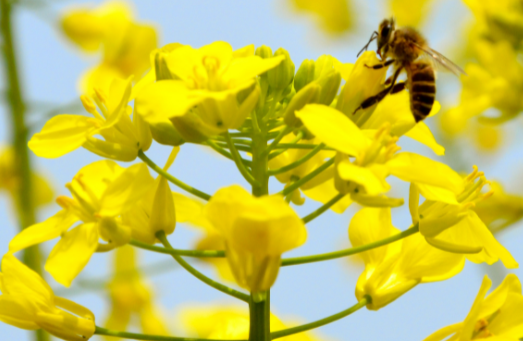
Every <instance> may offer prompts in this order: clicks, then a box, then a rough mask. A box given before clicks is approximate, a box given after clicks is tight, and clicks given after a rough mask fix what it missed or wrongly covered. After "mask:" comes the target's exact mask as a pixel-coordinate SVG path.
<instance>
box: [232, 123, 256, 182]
mask: <svg viewBox="0 0 523 341" xmlns="http://www.w3.org/2000/svg"><path fill="white" fill-rule="evenodd" d="M225 138H226V139H227V144H228V145H229V150H230V151H231V155H232V158H233V160H234V162H235V163H236V167H238V170H239V171H240V173H241V175H242V176H243V177H244V178H245V180H247V182H248V183H250V184H251V185H252V186H253V187H256V186H258V185H259V183H258V181H257V180H256V179H255V178H254V177H253V176H252V174H251V173H250V172H249V170H248V169H247V168H246V167H245V164H244V163H243V162H242V157H241V155H240V153H239V152H238V150H237V149H236V146H235V145H234V143H233V142H232V139H231V136H230V135H229V133H228V132H227V133H225Z"/></svg>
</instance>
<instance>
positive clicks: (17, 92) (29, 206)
mask: <svg viewBox="0 0 523 341" xmlns="http://www.w3.org/2000/svg"><path fill="white" fill-rule="evenodd" d="M12 3H13V1H10V0H1V1H0V31H1V35H2V52H3V61H4V75H5V77H6V79H5V80H4V85H5V86H6V97H7V101H8V104H9V111H10V113H11V128H10V129H8V130H10V131H12V132H13V136H12V139H13V142H12V144H13V149H14V155H15V160H14V168H15V170H16V173H15V174H18V175H19V179H18V180H19V181H18V184H19V187H18V192H17V202H16V207H17V211H18V212H17V213H18V221H19V226H20V230H22V229H25V228H26V227H29V226H31V225H33V224H34V223H35V222H36V214H35V207H34V202H35V200H34V192H33V184H32V179H31V161H30V159H29V153H28V149H27V141H28V130H27V125H26V122H25V105H24V99H23V95H22V89H21V86H20V77H19V75H18V65H17V60H18V59H17V56H16V55H15V53H16V48H15V46H14V40H15V39H13V30H12V27H13V23H12V20H11V19H12V14H13V8H12V7H11V5H12ZM23 260H24V263H25V264H26V265H27V266H29V267H30V268H32V269H33V270H34V271H36V272H37V273H40V274H41V273H42V268H41V267H42V266H41V262H40V250H39V248H38V246H32V247H30V248H27V249H25V251H24V255H23ZM35 336H36V340H38V341H47V340H49V335H48V334H47V333H46V332H45V331H43V330H38V331H36V332H35Z"/></svg>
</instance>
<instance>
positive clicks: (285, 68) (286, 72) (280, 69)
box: [267, 47, 295, 90]
mask: <svg viewBox="0 0 523 341" xmlns="http://www.w3.org/2000/svg"><path fill="white" fill-rule="evenodd" d="M280 55H284V56H285V59H284V60H283V61H282V62H281V63H280V64H278V66H276V67H275V68H273V69H271V70H269V71H267V79H268V81H269V85H270V86H271V88H273V89H274V90H284V89H285V88H287V87H288V86H289V84H291V82H292V80H293V79H294V69H295V68H294V63H293V62H292V60H291V57H290V56H289V53H288V52H287V51H286V50H284V49H283V48H281V47H280V48H279V49H278V50H276V52H274V56H275V57H276V56H280Z"/></svg>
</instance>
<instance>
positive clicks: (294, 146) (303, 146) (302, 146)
mask: <svg viewBox="0 0 523 341" xmlns="http://www.w3.org/2000/svg"><path fill="white" fill-rule="evenodd" d="M317 146H318V145H317V144H310V143H280V144H279V145H278V148H284V149H314V148H316V147H317ZM323 150H334V149H333V148H331V147H323Z"/></svg>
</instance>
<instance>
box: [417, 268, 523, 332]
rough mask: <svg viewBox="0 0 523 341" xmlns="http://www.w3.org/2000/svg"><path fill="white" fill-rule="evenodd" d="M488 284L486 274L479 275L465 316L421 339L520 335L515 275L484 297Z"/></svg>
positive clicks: (522, 304) (520, 300)
mask: <svg viewBox="0 0 523 341" xmlns="http://www.w3.org/2000/svg"><path fill="white" fill-rule="evenodd" d="M491 285H492V281H491V280H490V279H489V278H488V277H487V276H485V277H483V282H482V283H481V287H480V289H479V292H478V295H477V296H476V299H475V300H474V303H473V304H472V307H471V308H470V311H469V313H468V315H467V317H466V318H465V320H464V321H463V322H459V323H455V324H452V325H450V326H447V327H444V328H442V329H440V330H438V331H436V332H435V333H433V334H432V335H430V336H429V337H427V338H426V339H425V340H424V341H440V340H459V341H470V340H492V341H498V340H499V341H501V340H503V341H518V340H520V339H521V335H523V315H522V314H521V310H522V309H523V296H522V295H521V283H520V281H519V279H518V278H517V276H516V275H514V274H509V275H507V277H505V279H504V280H503V282H502V283H501V284H500V285H499V286H498V287H497V288H496V289H494V291H492V292H491V293H490V294H489V295H488V296H486V297H485V295H486V294H487V292H488V290H489V288H490V286H491ZM449 336H450V338H448V337H449Z"/></svg>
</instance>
